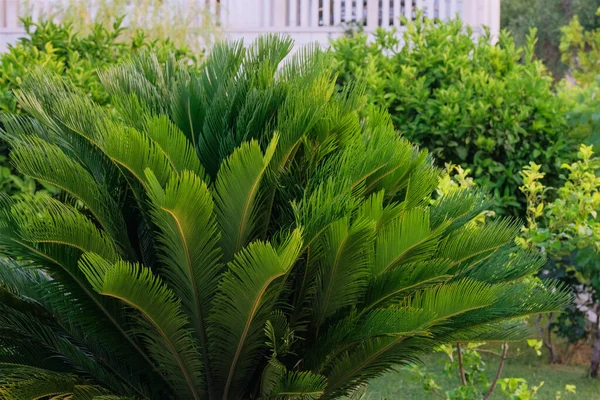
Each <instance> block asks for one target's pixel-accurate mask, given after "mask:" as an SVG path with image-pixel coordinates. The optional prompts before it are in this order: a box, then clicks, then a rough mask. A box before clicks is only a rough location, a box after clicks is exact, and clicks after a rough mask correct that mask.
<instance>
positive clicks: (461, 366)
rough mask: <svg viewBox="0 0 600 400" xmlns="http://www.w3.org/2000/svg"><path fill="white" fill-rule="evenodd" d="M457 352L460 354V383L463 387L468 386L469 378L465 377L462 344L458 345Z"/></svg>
mask: <svg viewBox="0 0 600 400" xmlns="http://www.w3.org/2000/svg"><path fill="white" fill-rule="evenodd" d="M456 350H457V352H458V372H459V373H460V383H461V385H463V386H467V377H466V376H465V367H464V365H463V357H462V351H461V348H460V343H456Z"/></svg>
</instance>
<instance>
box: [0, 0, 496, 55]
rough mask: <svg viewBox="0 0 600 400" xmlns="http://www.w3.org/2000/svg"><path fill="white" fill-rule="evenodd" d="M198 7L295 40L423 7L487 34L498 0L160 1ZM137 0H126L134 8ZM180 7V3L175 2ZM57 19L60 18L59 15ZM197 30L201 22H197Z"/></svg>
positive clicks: (9, 9) (387, 22) (45, 4)
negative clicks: (456, 17)
mask: <svg viewBox="0 0 600 400" xmlns="http://www.w3.org/2000/svg"><path fill="white" fill-rule="evenodd" d="M60 1H61V0H29V3H28V4H29V5H30V6H31V9H32V10H33V16H34V17H35V16H36V15H40V13H43V12H44V10H47V9H50V7H51V5H52V4H53V3H56V2H60ZM163 1H167V2H172V3H183V4H184V5H185V4H190V5H193V6H194V7H195V9H197V8H198V7H202V8H203V9H205V10H206V12H207V13H209V15H210V18H211V19H213V22H214V23H216V24H217V25H218V26H220V27H221V29H222V31H223V34H224V36H225V37H226V38H231V39H238V38H245V39H247V41H250V40H252V39H254V38H256V37H257V36H259V35H261V34H263V33H268V32H280V33H287V34H289V35H291V36H292V37H293V38H294V40H295V42H296V44H298V45H302V44H306V43H310V42H315V41H316V42H319V43H320V44H321V45H323V46H327V45H328V44H329V41H330V39H332V38H335V37H338V36H340V35H343V33H344V31H345V30H346V29H347V28H348V26H351V25H361V26H362V27H363V29H364V30H365V32H367V33H371V32H374V31H375V29H376V28H377V27H379V26H382V27H391V26H395V27H396V28H398V31H399V32H401V31H402V29H403V26H402V24H401V22H400V16H405V17H407V18H408V19H413V18H415V13H416V10H422V11H423V13H424V15H425V16H426V17H429V18H432V17H433V18H438V19H441V20H445V19H449V18H453V17H454V16H455V15H456V14H458V15H459V16H460V17H461V19H462V20H463V21H464V22H465V23H467V24H469V25H471V26H472V27H473V28H474V32H475V33H476V34H477V33H480V32H482V27H483V26H484V25H485V26H488V27H489V28H490V29H491V32H492V34H497V32H498V31H499V28H500V0H163ZM135 2H136V0H131V7H135ZM24 3H25V0H0V51H4V50H6V48H7V46H8V44H12V43H15V42H16V41H17V40H18V38H19V37H20V36H22V35H23V28H22V26H21V24H20V22H19V16H20V15H22V13H23V12H24V11H23V10H24V9H25V7H24V6H23V5H24ZM178 5H181V4H178ZM58 17H59V16H58ZM197 28H198V29H202V26H198V27H197Z"/></svg>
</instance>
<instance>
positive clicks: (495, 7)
mask: <svg viewBox="0 0 600 400" xmlns="http://www.w3.org/2000/svg"><path fill="white" fill-rule="evenodd" d="M491 3H492V4H491V7H490V8H491V21H490V31H491V34H492V41H493V42H494V43H495V42H496V40H498V34H499V33H500V0H491Z"/></svg>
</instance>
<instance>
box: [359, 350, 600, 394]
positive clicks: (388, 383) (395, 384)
mask: <svg viewBox="0 0 600 400" xmlns="http://www.w3.org/2000/svg"><path fill="white" fill-rule="evenodd" d="M485 359H486V362H487V369H486V372H487V373H488V377H489V379H490V380H491V378H492V376H493V375H494V374H495V372H496V368H497V365H498V360H497V359H496V358H494V357H493V356H492V357H490V358H488V357H485ZM423 362H424V364H425V365H426V366H427V370H428V371H430V372H434V373H435V374H436V376H437V379H436V382H437V383H438V384H439V385H440V386H442V387H443V388H444V389H445V390H449V389H451V388H455V387H457V386H458V384H459V381H458V377H455V376H451V377H450V376H447V375H446V374H445V373H444V371H443V368H444V362H445V356H444V355H440V354H436V355H432V356H429V357H426V358H424V359H423ZM586 372H587V370H586V367H585V366H565V365H548V364H546V363H545V362H544V360H543V359H541V358H540V359H538V358H535V359H532V357H529V356H528V355H527V354H524V355H523V356H521V357H516V358H514V359H509V360H507V362H506V364H505V367H504V370H503V373H502V376H501V378H511V377H515V378H517V377H518V378H525V379H526V380H527V382H528V384H529V385H530V387H531V386H535V385H538V384H539V383H540V382H541V381H544V385H543V386H542V387H541V388H540V390H539V392H538V400H555V394H556V392H557V391H562V392H563V393H564V387H565V385H567V384H571V385H576V387H577V394H576V395H571V396H569V397H567V399H586V400H594V399H598V400H600V379H597V380H594V379H591V378H588V377H587V376H586ZM506 398H507V397H506V396H505V395H504V394H503V393H502V391H501V390H500V388H497V389H496V392H495V393H494V395H493V396H492V399H494V400H502V399H506ZM366 399H368V400H382V399H389V400H396V399H398V400H431V399H437V400H439V399H440V397H436V396H434V395H432V394H430V393H426V392H425V391H423V389H422V387H421V385H420V384H419V382H417V381H415V380H413V379H412V374H411V373H410V372H408V371H404V370H399V371H393V372H390V373H388V374H386V375H385V376H382V377H380V378H378V379H376V380H374V381H372V383H371V384H370V385H369V387H368V389H367V396H366Z"/></svg>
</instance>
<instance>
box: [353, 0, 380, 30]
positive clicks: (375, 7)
mask: <svg viewBox="0 0 600 400" xmlns="http://www.w3.org/2000/svg"><path fill="white" fill-rule="evenodd" d="M359 4H360V2H359ZM361 8H362V7H361ZM357 14H358V15H360V14H359V13H358V12H357ZM378 25H379V0H367V31H368V32H373V31H375V29H377V26H378Z"/></svg>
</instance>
